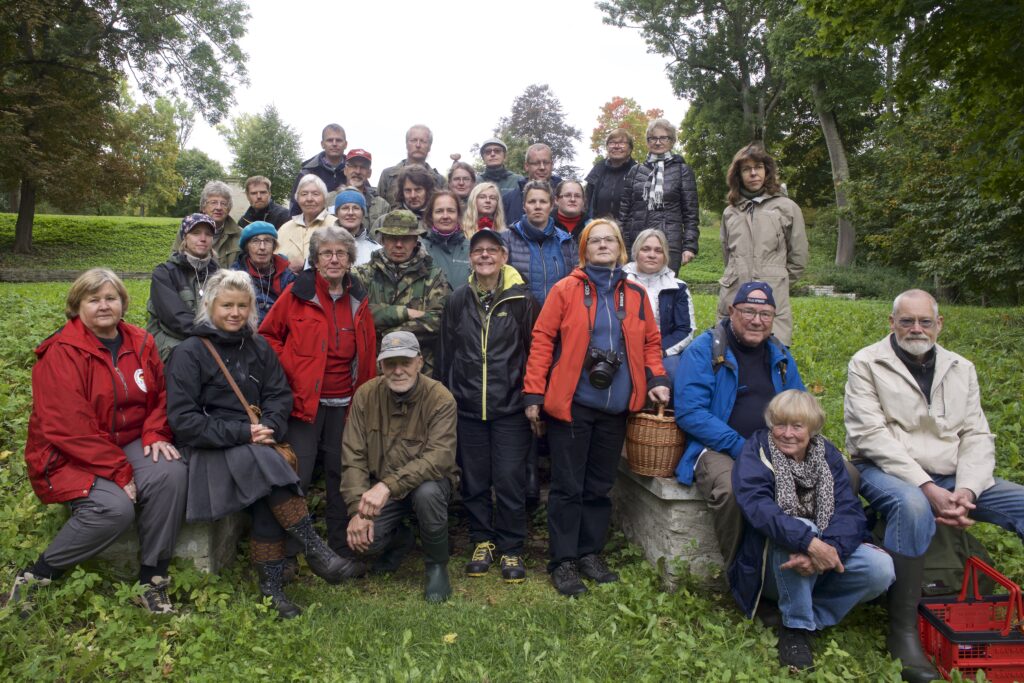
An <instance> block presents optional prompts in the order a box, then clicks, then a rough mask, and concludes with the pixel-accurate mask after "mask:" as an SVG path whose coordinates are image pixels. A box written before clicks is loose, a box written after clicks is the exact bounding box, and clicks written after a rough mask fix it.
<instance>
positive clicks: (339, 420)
mask: <svg viewBox="0 0 1024 683" xmlns="http://www.w3.org/2000/svg"><path fill="white" fill-rule="evenodd" d="M346 410H347V408H343V407H330V408H329V407H327V406H324V405H321V406H320V408H319V409H318V410H317V411H316V419H315V420H313V423H312V424H310V423H308V422H303V421H302V420H296V419H294V418H292V419H290V420H288V438H287V441H288V443H290V444H291V446H292V448H294V449H295V454H296V455H297V456H299V479H300V481H301V483H302V490H303V491H304V492H307V493H308V491H309V485H310V484H311V483H312V481H313V470H314V469H315V468H316V464H317V462H320V463H321V464H322V465H323V468H324V480H325V486H326V488H327V509H326V511H325V513H324V517H325V519H326V521H327V544H328V545H329V546H331V548H332V549H334V551H335V552H337V551H338V549H339V548H344V547H345V530H346V528H347V526H348V513H347V511H346V508H345V500H344V499H343V498H342V497H341V436H342V433H343V432H344V431H345V411H346ZM296 552H298V544H297V543H294V542H290V543H289V547H288V554H290V555H294V554H295V553H296Z"/></svg>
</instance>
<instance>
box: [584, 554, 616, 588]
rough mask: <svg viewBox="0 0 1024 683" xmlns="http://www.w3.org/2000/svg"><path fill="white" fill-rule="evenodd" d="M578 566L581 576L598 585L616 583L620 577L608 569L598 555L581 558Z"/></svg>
mask: <svg viewBox="0 0 1024 683" xmlns="http://www.w3.org/2000/svg"><path fill="white" fill-rule="evenodd" d="M578 565H579V571H580V574H583V576H585V577H587V578H588V579H593V580H594V581H597V582H598V583H614V582H615V581H618V580H619V575H618V574H616V573H615V572H613V571H612V570H611V569H608V565H606V564H605V563H604V560H603V559H601V556H600V555H597V554H596V553H590V554H589V555H584V556H583V557H581V558H580V560H579V563H578Z"/></svg>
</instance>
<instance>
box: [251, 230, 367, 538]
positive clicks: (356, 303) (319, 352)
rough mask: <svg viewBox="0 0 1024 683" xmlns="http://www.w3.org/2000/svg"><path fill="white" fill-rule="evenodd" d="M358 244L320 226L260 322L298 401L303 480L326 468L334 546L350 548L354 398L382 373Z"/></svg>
mask: <svg viewBox="0 0 1024 683" xmlns="http://www.w3.org/2000/svg"><path fill="white" fill-rule="evenodd" d="M355 262H356V243H355V240H354V239H353V238H352V235H351V233H349V232H348V231H347V230H345V229H344V228H342V227H338V226H327V227H323V228H318V229H317V230H316V231H315V232H314V233H313V235H312V237H311V238H310V241H309V263H310V264H312V265H313V266H314V268H311V269H309V270H305V271H303V272H301V273H299V276H298V277H297V278H296V280H295V282H293V283H292V284H291V285H290V286H289V287H288V289H286V290H285V291H284V293H283V294H282V295H281V298H280V299H278V300H277V302H276V303H275V304H274V306H273V308H271V309H270V313H268V314H267V317H266V318H264V319H263V324H261V325H260V334H261V335H263V337H264V338H266V340H267V341H268V342H270V346H271V347H272V348H273V349H274V351H275V352H276V353H277V357H278V358H279V359H280V360H281V365H282V366H283V367H284V371H285V374H286V375H287V377H288V383H289V384H290V385H291V388H292V393H293V394H294V395H295V402H294V404H293V406H292V414H291V417H290V419H289V420H288V435H287V440H288V442H289V443H290V444H291V445H292V447H293V448H294V449H295V453H296V454H297V455H298V456H299V476H300V478H301V480H302V488H303V490H304V491H308V490H309V485H310V482H312V480H313V470H314V468H315V466H316V464H317V462H318V461H320V462H321V463H322V467H323V469H324V475H325V479H326V485H327V511H326V518H327V542H328V544H329V545H330V546H331V548H332V549H333V550H334V551H335V552H338V551H339V550H340V549H342V548H346V547H348V546H347V545H346V542H345V533H346V529H347V527H348V511H347V509H346V507H345V501H344V500H343V499H342V497H341V435H342V432H343V431H344V428H345V411H346V410H347V409H348V404H349V402H350V401H351V400H352V394H354V393H355V390H356V389H358V388H359V386H360V385H361V384H362V383H363V382H365V381H366V380H368V379H370V378H372V377H374V376H376V374H377V367H376V364H375V359H376V357H377V336H376V335H377V332H376V330H375V328H374V326H373V316H371V315H370V309H369V306H368V304H367V302H366V293H365V290H364V289H363V286H362V284H360V282H359V281H358V280H356V279H354V278H352V277H351V276H350V275H349V268H351V266H352V264H354V263H355Z"/></svg>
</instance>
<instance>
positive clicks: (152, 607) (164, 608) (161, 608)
mask: <svg viewBox="0 0 1024 683" xmlns="http://www.w3.org/2000/svg"><path fill="white" fill-rule="evenodd" d="M169 585H171V580H170V579H169V578H167V577H166V576H154V577H153V579H152V581H151V582H150V583H149V584H147V585H146V591H145V592H144V593H143V594H142V595H138V596H136V597H134V598H132V602H134V603H135V604H136V605H138V606H139V607H141V608H142V609H144V610H147V611H149V612H151V613H153V614H174V605H172V604H171V599H170V598H169V597H168V596H167V587H168V586H169Z"/></svg>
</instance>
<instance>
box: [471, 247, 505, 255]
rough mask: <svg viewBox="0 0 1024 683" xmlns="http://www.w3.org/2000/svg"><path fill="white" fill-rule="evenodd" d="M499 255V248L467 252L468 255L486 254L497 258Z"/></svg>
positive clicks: (485, 248) (479, 248) (480, 248)
mask: <svg viewBox="0 0 1024 683" xmlns="http://www.w3.org/2000/svg"><path fill="white" fill-rule="evenodd" d="M500 253H501V247H477V248H476V249H474V250H473V251H471V252H469V255H470V256H483V255H484V254H487V255H488V256H497V255H498V254H500Z"/></svg>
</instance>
